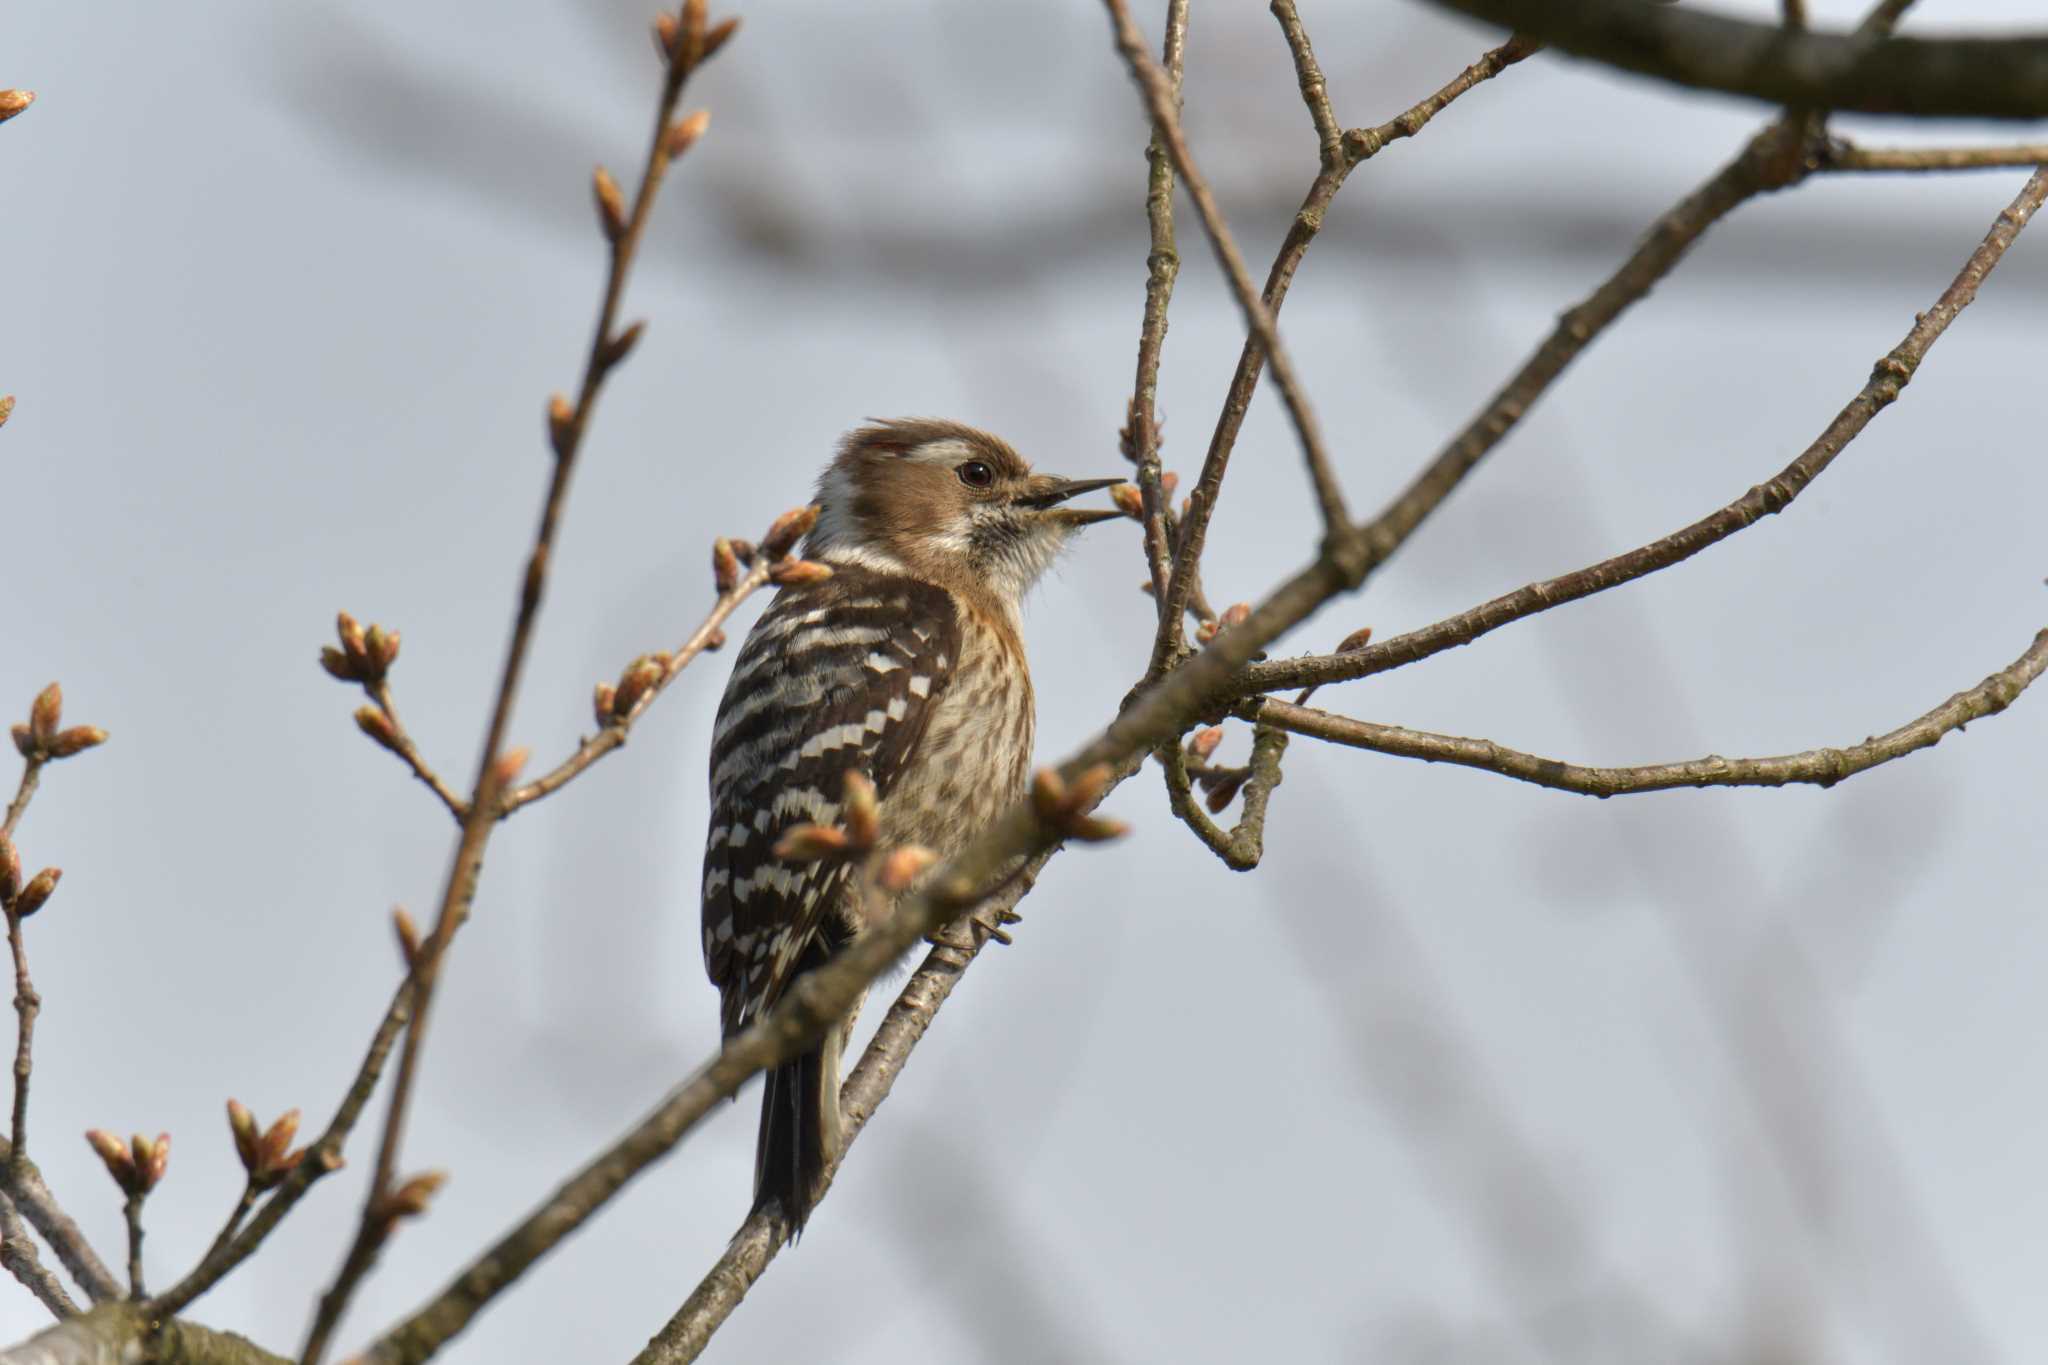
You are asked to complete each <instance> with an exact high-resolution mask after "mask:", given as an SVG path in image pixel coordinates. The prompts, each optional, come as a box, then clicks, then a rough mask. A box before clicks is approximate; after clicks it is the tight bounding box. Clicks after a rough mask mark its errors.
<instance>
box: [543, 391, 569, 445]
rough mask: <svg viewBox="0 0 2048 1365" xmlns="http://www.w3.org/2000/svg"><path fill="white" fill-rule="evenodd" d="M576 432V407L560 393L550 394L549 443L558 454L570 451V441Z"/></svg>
mask: <svg viewBox="0 0 2048 1365" xmlns="http://www.w3.org/2000/svg"><path fill="white" fill-rule="evenodd" d="M575 432H576V409H574V408H572V407H570V406H569V400H568V399H567V398H564V397H563V396H562V395H561V394H559V393H551V394H549V395H548V444H549V445H550V446H552V447H553V448H554V452H555V454H556V455H557V456H566V455H567V454H568V453H569V442H570V440H571V439H572V438H573V437H574V435H575Z"/></svg>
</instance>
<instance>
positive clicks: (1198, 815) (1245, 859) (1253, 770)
mask: <svg viewBox="0 0 2048 1365" xmlns="http://www.w3.org/2000/svg"><path fill="white" fill-rule="evenodd" d="M1286 752H1287V736H1286V734H1285V733H1284V732H1283V731H1282V730H1281V729H1280V728H1279V727H1276V726H1271V725H1261V726H1259V727H1258V730H1257V732H1256V733H1255V734H1254V735H1253V736H1252V757H1251V763H1250V773H1249V775H1248V776H1247V777H1246V778H1245V781H1244V810H1243V812H1242V813H1241V814H1240V815H1239V816H1238V821H1237V824H1236V825H1234V826H1232V827H1231V830H1230V832H1229V833H1228V834H1225V833H1224V832H1223V831H1222V830H1221V829H1220V828H1218V827H1217V824H1216V822H1215V821H1214V820H1211V819H1210V818H1209V816H1208V813H1207V812H1206V811H1204V810H1203V809H1202V808H1201V806H1200V805H1199V804H1197V803H1196V801H1195V791H1194V786H1193V784H1192V783H1190V782H1189V781H1188V756H1187V753H1186V752H1185V751H1184V750H1183V749H1182V748H1181V747H1180V745H1178V744H1162V745H1160V746H1159V750H1158V757H1159V762H1160V764H1161V765H1162V766H1163V767H1164V768H1165V769H1166V796H1167V801H1168V802H1169V803H1170V804H1171V805H1172V807H1173V813H1174V815H1175V816H1177V817H1178V818H1179V819H1180V821H1181V823H1182V824H1184V825H1186V826H1187V827H1188V828H1189V829H1191V830H1193V831H1194V832H1195V837H1196V838H1198V839H1200V840H1201V841H1202V842H1203V843H1204V844H1206V845H1208V848H1209V851H1210V852H1211V853H1214V854H1215V855H1216V856H1217V857H1219V858H1221V859H1222V860H1223V863H1224V866H1226V867H1228V868H1230V869H1231V870H1232V871H1233V872H1249V871H1251V870H1252V869H1253V868H1255V867H1257V866H1258V865H1259V859H1261V858H1263V857H1264V856H1265V853H1266V803H1267V802H1268V801H1270V800H1271V799H1272V796H1273V789H1274V788H1275V787H1277V786H1279V785H1280V780H1281V772H1280V758H1281V755H1283V754H1285V753H1286Z"/></svg>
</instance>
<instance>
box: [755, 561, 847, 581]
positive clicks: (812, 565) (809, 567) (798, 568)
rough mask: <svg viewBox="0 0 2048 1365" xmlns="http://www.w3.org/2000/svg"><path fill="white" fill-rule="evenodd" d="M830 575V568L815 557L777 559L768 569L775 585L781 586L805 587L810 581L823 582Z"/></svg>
mask: <svg viewBox="0 0 2048 1365" xmlns="http://www.w3.org/2000/svg"><path fill="white" fill-rule="evenodd" d="M831 576H832V570H831V568H830V567H829V566H827V565H824V564H820V563H819V562H818V561H817V560H815V559H784V560H778V561H777V562H776V564H775V566H774V567H773V568H771V569H769V570H768V577H769V579H770V580H771V581H772V582H773V583H774V584H775V585H776V586H777V587H782V588H802V587H807V586H809V585H810V584H812V583H823V582H824V581H825V580H826V579H828V578H830V577H831Z"/></svg>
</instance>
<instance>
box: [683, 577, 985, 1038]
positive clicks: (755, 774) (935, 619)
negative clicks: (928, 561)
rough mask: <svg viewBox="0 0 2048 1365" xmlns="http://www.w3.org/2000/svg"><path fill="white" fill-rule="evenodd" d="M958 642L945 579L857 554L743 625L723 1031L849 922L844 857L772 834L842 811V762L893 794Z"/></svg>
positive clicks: (716, 814) (728, 771)
mask: <svg viewBox="0 0 2048 1365" xmlns="http://www.w3.org/2000/svg"><path fill="white" fill-rule="evenodd" d="M959 643H960V624H959V620H958V617H957V616H956V614H955V610H954V606H953V603H952V599H951V598H950V597H949V596H948V595H947V594H946V593H945V592H944V591H942V590H941V589H938V588H935V587H932V586H931V585H929V584H925V583H920V582H917V581H915V580H913V579H906V578H899V577H893V576H888V575H882V574H876V573H872V572H869V571H866V570H862V569H858V568H855V567H853V566H846V567H836V566H835V569H834V573H833V576H832V577H831V578H830V579H828V580H826V581H825V582H823V583H818V584H815V585H811V586H808V587H803V588H792V589H785V590H784V591H783V592H782V593H781V594H780V595H779V596H778V597H777V599H776V601H775V603H774V605H773V606H771V607H770V608H769V610H768V611H767V612H766V613H764V614H763V615H762V617H761V619H760V620H759V621H758V622H757V623H755V626H754V629H753V631H752V632H751V633H750V634H749V635H748V636H747V643H746V645H745V647H744V648H742V649H741V650H740V654H739V657H738V659H736V660H735V661H734V664H733V672H732V677H731V679H730V680H729V681H728V682H727V683H726V688H725V699H724V700H723V701H722V702H721V703H720V704H719V709H718V727H717V731H716V733H715V735H714V737H713V740H712V746H711V832H710V835H709V836H708V838H707V839H706V841H705V849H704V965H705V968H706V970H707V971H708V972H709V973H710V975H711V980H712V981H713V982H714V983H715V984H716V985H717V986H718V988H719V991H720V993H721V995H722V1003H723V1010H722V1017H723V1023H724V1028H725V1032H726V1033H727V1034H728V1035H730V1034H732V1033H734V1032H736V1031H737V1030H739V1029H740V1028H743V1027H745V1026H746V1024H747V1023H748V1022H749V1021H751V1020H752V1018H753V1017H754V1016H755V1015H757V1014H759V1013H760V1012H761V1011H763V1010H765V1009H767V1008H768V1007H769V1006H771V1005H773V1004H774V1003H775V1001H776V999H777V998H778V997H779V996H780V995H781V993H782V991H783V989H784V987H786V986H787V985H788V984H789V981H790V979H791V978H792V977H793V976H794V975H795V973H796V969H797V967H798V965H799V963H801V962H803V961H804V960H805V959H806V958H807V957H809V956H813V955H814V954H815V953H816V952H817V951H819V950H821V949H823V948H826V947H829V946H830V945H829V944H826V943H824V942H823V941H822V940H821V938H820V935H821V934H829V935H834V936H836V935H838V934H840V933H841V930H840V927H839V926H838V925H836V924H833V923H830V922H828V920H829V912H830V911H831V909H832V902H833V899H834V897H835V896H837V895H838V894H839V893H840V890H841V887H842V884H843V883H844V881H845V878H846V872H847V869H846V866H845V865H844V864H839V863H831V862H807V863H793V862H785V861H783V860H781V859H779V858H777V857H776V856H775V855H774V852H773V850H774V847H775V844H776V841H777V840H778V839H780V838H781V837H782V835H783V834H784V833H785V832H786V831H787V830H789V829H790V828H791V827H792V826H795V825H800V824H833V823H835V822H836V821H837V820H838V817H839V806H840V796H841V792H842V790H843V787H844V783H845V779H846V773H847V770H848V769H854V768H857V769H860V770H861V771H863V772H865V773H866V774H867V776H868V777H869V779H870V780H872V781H873V782H874V784H875V788H876V790H877V792H878V793H879V794H880V795H881V796H882V797H883V798H884V799H886V798H887V797H888V795H889V791H890V788H891V787H892V786H893V785H894V784H895V781H896V779H897V777H898V776H900V775H901V773H902V771H903V769H904V767H905V765H906V763H907V762H908V761H909V759H910V756H911V755H912V753H913V752H914V750H915V749H916V746H917V742H918V739H919V738H920V737H921V736H922V735H923V733H924V731H925V728H926V726H927V725H928V724H929V723H930V720H931V714H932V710H933V707H934V705H935V704H936V702H937V700H938V698H939V696H940V694H941V693H942V692H943V691H944V690H945V688H946V685H947V683H948V681H949V680H950V678H951V676H952V673H953V669H954V667H955V665H956V663H957V660H958V656H959Z"/></svg>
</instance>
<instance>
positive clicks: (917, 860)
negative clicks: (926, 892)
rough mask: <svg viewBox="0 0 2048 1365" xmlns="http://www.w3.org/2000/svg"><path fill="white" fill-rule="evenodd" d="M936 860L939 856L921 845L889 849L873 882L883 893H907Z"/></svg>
mask: <svg viewBox="0 0 2048 1365" xmlns="http://www.w3.org/2000/svg"><path fill="white" fill-rule="evenodd" d="M938 860H939V855H938V854H936V853H934V852H932V851H931V850H930V849H928V848H926V847H924V845H922V844H905V845H904V846H903V847H902V848H896V849H891V850H890V851H889V853H888V854H887V856H885V857H884V858H883V859H882V867H881V870H880V871H879V872H877V873H876V874H875V880H876V881H877V882H878V883H880V885H881V888H882V889H883V890H884V891H888V892H891V893H894V892H899V891H907V890H909V889H910V885H911V883H912V882H915V881H916V880H917V879H918V878H919V877H921V876H923V875H924V871H925V869H926V868H928V867H930V866H931V865H932V864H933V863H936V862H937V861H938Z"/></svg>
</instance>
